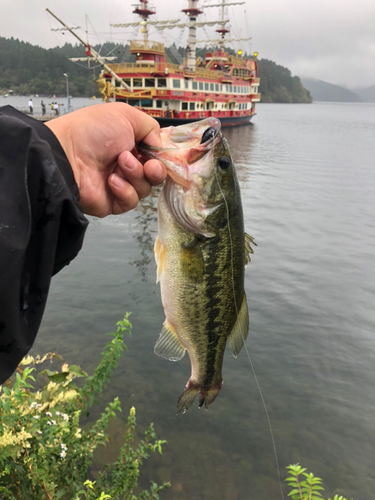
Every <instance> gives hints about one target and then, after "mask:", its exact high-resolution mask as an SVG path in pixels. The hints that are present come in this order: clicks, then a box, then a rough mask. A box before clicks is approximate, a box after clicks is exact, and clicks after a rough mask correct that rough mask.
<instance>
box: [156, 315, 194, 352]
mask: <svg viewBox="0 0 375 500" xmlns="http://www.w3.org/2000/svg"><path fill="white" fill-rule="evenodd" d="M185 351H186V349H185V347H184V346H183V345H182V344H181V342H180V341H179V339H178V336H177V333H176V331H175V329H174V328H173V326H172V325H171V324H170V323H169V322H168V320H167V319H166V320H165V321H164V324H163V329H162V331H161V332H160V336H159V338H158V341H157V342H156V344H155V348H154V352H155V354H157V355H158V356H161V357H162V358H165V359H169V360H170V361H179V360H180V359H182V358H183V357H184V355H185Z"/></svg>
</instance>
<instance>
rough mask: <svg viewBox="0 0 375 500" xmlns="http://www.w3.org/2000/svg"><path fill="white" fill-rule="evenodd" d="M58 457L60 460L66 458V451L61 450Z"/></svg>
mask: <svg viewBox="0 0 375 500" xmlns="http://www.w3.org/2000/svg"><path fill="white" fill-rule="evenodd" d="M60 457H61V458H65V457H66V451H65V450H62V452H61V453H60Z"/></svg>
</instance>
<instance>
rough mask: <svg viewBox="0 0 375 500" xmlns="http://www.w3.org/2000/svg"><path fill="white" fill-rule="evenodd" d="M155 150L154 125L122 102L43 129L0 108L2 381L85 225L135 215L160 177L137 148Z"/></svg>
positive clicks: (26, 346) (30, 337)
mask: <svg viewBox="0 0 375 500" xmlns="http://www.w3.org/2000/svg"><path fill="white" fill-rule="evenodd" d="M139 141H142V142H144V143H146V144H148V145H150V146H155V147H161V146H162V144H161V139H160V130H159V125H158V123H157V122H156V121H155V120H154V119H153V118H151V117H150V116H148V115H146V114H145V113H142V112H141V111H138V110H136V109H134V108H133V107H132V106H129V105H127V104H123V103H109V104H98V105H96V106H88V107H87V108H83V109H80V110H77V111H73V112H72V113H69V114H66V115H64V116H61V117H58V118H56V119H54V120H50V121H48V122H46V123H43V122H39V121H37V120H34V118H32V117H31V116H29V115H25V114H24V113H21V112H19V111H17V110H16V109H15V108H13V107H11V106H4V107H1V108H0V171H1V172H2V175H1V183H0V384H2V383H4V382H5V381H6V380H7V379H8V378H9V377H10V375H11V374H12V373H13V372H14V371H15V369H16V368H17V366H18V364H19V362H20V361H21V359H22V358H23V357H24V356H25V355H26V354H27V353H28V351H29V350H30V349H31V347H32V345H33V343H34V340H35V337H36V335H37V332H38V329H39V326H40V322H41V320H42V316H43V312H44V308H45V305H46V301H47V296H48V291H49V287H50V282H51V278H52V276H53V275H55V274H56V273H58V272H59V271H60V270H61V269H62V268H63V267H65V266H67V265H68V264H69V263H70V262H71V261H72V260H73V259H74V258H75V257H76V256H77V254H78V252H79V251H80V249H81V247H82V244H83V239H84V234H85V230H86V227H87V225H88V220H87V219H86V217H85V216H84V214H88V215H94V216H96V217H106V216H108V215H118V214H122V213H124V212H127V211H129V210H132V209H134V208H135V207H136V205H137V204H138V201H139V200H140V199H141V198H145V197H146V196H148V195H149V193H150V190H151V186H153V185H157V184H160V183H162V182H163V181H164V180H165V178H166V175H167V174H166V169H165V167H164V166H163V165H162V164H161V163H160V162H159V161H157V160H148V161H143V160H142V163H141V160H140V159H138V157H137V152H136V148H135V146H136V143H137V142H139Z"/></svg>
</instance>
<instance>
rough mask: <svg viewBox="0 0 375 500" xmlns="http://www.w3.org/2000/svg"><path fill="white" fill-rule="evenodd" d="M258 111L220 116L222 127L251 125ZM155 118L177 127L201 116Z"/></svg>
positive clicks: (165, 125) (160, 122)
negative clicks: (247, 114) (248, 113)
mask: <svg viewBox="0 0 375 500" xmlns="http://www.w3.org/2000/svg"><path fill="white" fill-rule="evenodd" d="M255 115H256V113H254V114H252V115H249V116H228V117H222V116H221V117H218V118H219V120H220V122H221V126H222V127H239V126H240V125H249V124H250V122H251V119H252V118H253V116H255ZM154 118H155V120H156V121H157V122H158V123H159V124H160V127H170V126H173V127H177V126H178V125H185V124H186V123H193V122H196V121H197V120H199V118H191V119H190V118H167V117H158V116H155V117H154Z"/></svg>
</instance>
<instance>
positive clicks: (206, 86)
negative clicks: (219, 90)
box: [204, 82, 208, 90]
mask: <svg viewBox="0 0 375 500" xmlns="http://www.w3.org/2000/svg"><path fill="white" fill-rule="evenodd" d="M204 90H208V83H207V82H205V83H204Z"/></svg>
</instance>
